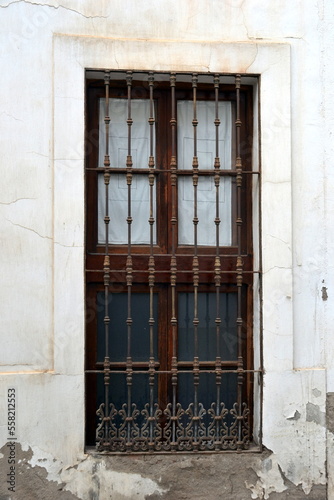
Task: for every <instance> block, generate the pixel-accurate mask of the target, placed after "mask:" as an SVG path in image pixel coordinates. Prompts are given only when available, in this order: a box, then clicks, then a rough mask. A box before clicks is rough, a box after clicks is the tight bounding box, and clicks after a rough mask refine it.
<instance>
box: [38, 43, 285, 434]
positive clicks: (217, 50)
mask: <svg viewBox="0 0 334 500" xmlns="http://www.w3.org/2000/svg"><path fill="white" fill-rule="evenodd" d="M53 63H54V65H53V110H52V116H53V144H52V157H53V213H54V220H53V228H54V234H53V238H54V242H57V243H55V244H54V249H53V272H54V281H53V283H54V287H53V300H54V332H53V336H54V337H53V345H54V351H53V353H54V354H53V362H52V366H49V367H47V370H48V371H51V372H55V373H60V374H63V375H72V374H76V375H83V372H84V366H83V365H84V357H83V353H84V331H85V327H84V324H85V321H84V319H85V318H84V294H85V284H84V283H85V278H84V233H85V231H84V228H85V222H84V221H85V210H84V198H85V197H84V130H85V120H84V105H85V96H84V83H85V69H87V68H89V69H105V68H107V69H111V70H112V69H129V68H131V69H140V70H156V71H176V72H179V71H187V72H189V71H198V72H203V71H210V72H217V73H227V74H229V73H232V74H235V73H241V74H242V75H246V74H247V75H249V76H254V75H258V76H259V85H258V86H256V88H255V97H256V99H257V98H258V101H259V102H260V104H261V105H260V109H261V126H260V127H259V137H257V134H256V133H255V136H254V145H255V146H256V147H255V148H254V150H255V155H254V161H255V164H256V163H257V162H260V163H261V170H262V182H261V204H262V209H261V217H260V221H261V233H262V237H261V253H262V270H263V279H262V290H263V310H262V340H261V335H260V334H259V332H260V324H261V318H260V314H259V312H258V311H259V307H258V305H259V304H258V303H257V304H255V306H256V307H255V311H256V312H255V329H254V330H255V335H254V336H255V339H254V344H255V345H260V343H261V342H263V359H264V368H265V370H266V371H268V370H269V371H272V372H284V371H286V370H288V371H290V370H292V369H293V326H292V300H291V298H292V252H291V249H292V232H291V223H292V216H291V125H290V46H289V45H288V44H284V43H242V42H239V43H224V42H221V43H218V42H213V43H208V42H179V41H167V40H164V41H156V40H133V39H112V38H94V37H84V36H67V35H54V44H53ZM254 111H255V119H257V106H255V109H254ZM258 143H259V144H260V147H259V148H258V147H257V144H258ZM258 152H259V154H257V153H258ZM254 188H255V189H254V191H257V186H256V185H255V186H254ZM257 217H258V214H257V213H256V210H255V214H254V218H255V222H256V218H257ZM255 226H256V224H255ZM255 237H257V235H256V234H255ZM254 246H256V245H254ZM255 267H256V264H255ZM65 289H66V297H67V300H66V301H64V290H65ZM273 291H275V292H276V293H273ZM278 296H279V300H277V297H278ZM272 297H273V298H275V300H272V299H271V298H272ZM68 299H69V300H68ZM65 302H66V303H65ZM256 325H258V327H256ZM66 332H68V333H66ZM256 332H258V333H256ZM257 336H258V338H257ZM65 337H66V355H63V354H64V353H63V349H62V348H61V347H62V346H63V344H64V338H65ZM78 353H80V355H78ZM259 359H260V355H259V352H258V350H256V351H255V368H256V367H257V366H258V365H259ZM69 360H70V362H69ZM81 389H82V402H83V398H84V396H83V386H82V387H81V388H80V390H81ZM256 390H258V389H256ZM258 396H259V397H258V398H256V399H257V400H258V401H260V399H261V398H260V394H259V395H258ZM82 408H83V407H82ZM82 415H84V412H83V411H82ZM78 424H79V426H80V427H81V431H82V434H83V427H84V420H83V419H82V422H80V423H78ZM254 427H255V429H254V430H255V434H257V433H258V432H259V431H260V429H261V408H260V405H258V406H257V407H256V408H255V419H254Z"/></svg>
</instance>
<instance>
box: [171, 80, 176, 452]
mask: <svg viewBox="0 0 334 500" xmlns="http://www.w3.org/2000/svg"><path fill="white" fill-rule="evenodd" d="M175 85H176V75H175V73H171V75H170V88H171V119H170V125H171V132H172V154H171V159H170V171H171V189H172V214H171V227H172V236H171V237H172V255H171V263H170V283H171V294H172V311H171V328H172V367H171V371H172V438H171V449H172V450H174V449H176V447H177V443H176V391H177V378H178V377H177V351H176V335H177V318H176V273H177V261H176V227H177V215H176V214H177V206H176V203H177V202H176V200H177V196H176V189H177V174H176V169H177V162H176V125H177V123H176V101H175Z"/></svg>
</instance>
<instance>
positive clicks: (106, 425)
mask: <svg viewBox="0 0 334 500" xmlns="http://www.w3.org/2000/svg"><path fill="white" fill-rule="evenodd" d="M104 84H105V93H106V98H105V116H104V123H105V144H106V146H105V155H104V184H105V216H104V223H105V254H104V263H103V271H104V275H103V279H104V342H105V357H104V364H103V367H104V401H105V412H104V415H105V423H104V443H103V445H104V447H108V445H109V444H110V443H109V426H110V421H109V418H108V417H109V384H110V358H109V323H110V318H109V285H110V257H109V230H108V229H109V222H110V217H109V182H110V156H109V124H110V117H109V85H110V74H109V71H106V72H105V76H104Z"/></svg>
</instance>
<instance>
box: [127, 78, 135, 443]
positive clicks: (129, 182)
mask: <svg viewBox="0 0 334 500" xmlns="http://www.w3.org/2000/svg"><path fill="white" fill-rule="evenodd" d="M126 83H127V87H128V118H127V125H128V154H127V157H126V182H127V186H128V216H127V224H128V254H127V259H126V284H127V288H128V311H127V319H126V323H127V358H126V374H127V376H126V384H127V442H126V448H127V451H131V446H132V439H131V424H132V402H131V400H132V376H133V370H132V357H131V333H132V313H131V298H132V297H131V294H132V290H131V289H132V280H133V275H132V274H133V269H132V255H131V224H132V216H131V185H132V155H131V127H132V123H133V120H132V117H131V88H132V71H128V72H127V75H126Z"/></svg>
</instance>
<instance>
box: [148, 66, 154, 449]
mask: <svg viewBox="0 0 334 500" xmlns="http://www.w3.org/2000/svg"><path fill="white" fill-rule="evenodd" d="M148 84H149V90H150V116H149V119H148V123H149V126H150V157H149V161H148V167H149V175H148V178H149V186H150V216H149V224H150V256H149V262H148V270H149V274H148V283H149V290H150V317H149V330H150V360H149V391H150V428H149V433H150V434H149V443H148V445H149V449H152V448H153V447H154V442H153V432H154V381H155V368H154V323H155V319H154V307H153V306H154V302H153V299H154V295H153V292H154V275H155V261H154V251H153V243H154V233H153V230H154V222H155V220H154V207H153V203H154V165H155V158H154V124H155V119H154V101H153V86H154V74H153V72H150V73H149V77H148Z"/></svg>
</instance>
